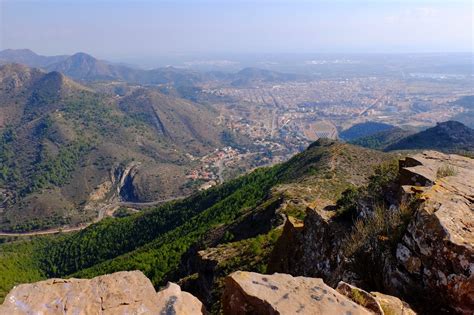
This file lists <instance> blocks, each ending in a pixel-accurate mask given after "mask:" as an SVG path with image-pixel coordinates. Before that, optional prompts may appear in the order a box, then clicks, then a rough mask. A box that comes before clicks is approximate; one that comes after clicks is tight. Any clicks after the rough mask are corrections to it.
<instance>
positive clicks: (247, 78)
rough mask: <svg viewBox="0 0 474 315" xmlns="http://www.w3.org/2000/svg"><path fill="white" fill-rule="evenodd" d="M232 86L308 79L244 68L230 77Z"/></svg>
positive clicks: (297, 75) (300, 76) (290, 74)
mask: <svg viewBox="0 0 474 315" xmlns="http://www.w3.org/2000/svg"><path fill="white" fill-rule="evenodd" d="M230 78H231V81H232V82H231V85H232V86H235V87H244V86H252V85H256V84H259V83H277V82H286V81H297V80H303V79H306V78H307V77H306V76H304V75H299V74H292V73H282V72H277V71H271V70H265V69H259V68H244V69H242V70H240V71H239V72H237V73H235V74H233V75H231V76H230Z"/></svg>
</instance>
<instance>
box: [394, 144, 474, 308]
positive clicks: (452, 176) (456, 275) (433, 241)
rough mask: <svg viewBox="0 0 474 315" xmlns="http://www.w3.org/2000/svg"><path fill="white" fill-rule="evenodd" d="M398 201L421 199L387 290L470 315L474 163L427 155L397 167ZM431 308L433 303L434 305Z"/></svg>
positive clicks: (473, 266)
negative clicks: (415, 293)
mask: <svg viewBox="0 0 474 315" xmlns="http://www.w3.org/2000/svg"><path fill="white" fill-rule="evenodd" d="M400 175H401V176H400V183H401V185H402V186H401V188H402V198H403V199H409V198H416V199H418V200H420V202H419V205H418V206H417V209H416V211H415V215H414V218H413V219H412V220H411V222H410V223H409V225H408V229H407V232H406V233H405V235H404V236H403V238H402V241H401V242H400V243H399V244H398V245H397V248H396V258H397V263H398V265H397V266H394V268H393V269H392V271H393V273H392V275H391V282H390V283H389V284H388V286H389V287H391V288H394V289H396V290H398V291H400V292H403V293H405V294H411V293H412V292H413V288H415V289H417V290H418V292H420V293H421V294H423V295H425V296H429V297H430V300H431V301H435V302H440V304H441V305H445V306H448V307H451V308H453V309H454V310H456V311H458V312H460V313H465V314H472V313H473V312H474V160H473V159H470V158H466V157H461V156H458V155H446V154H442V153H439V152H435V151H426V152H423V153H422V154H417V155H415V156H413V157H411V158H408V159H405V160H403V161H401V162H400ZM432 303H433V302H432Z"/></svg>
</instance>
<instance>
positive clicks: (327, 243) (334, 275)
mask: <svg viewBox="0 0 474 315" xmlns="http://www.w3.org/2000/svg"><path fill="white" fill-rule="evenodd" d="M333 216H334V211H332V210H330V209H326V208H322V209H321V208H318V207H316V208H307V209H306V217H305V219H304V223H303V224H302V223H301V222H298V221H296V220H294V219H292V218H291V217H289V218H288V220H287V222H286V224H285V227H284V229H283V233H282V236H281V237H280V239H279V240H278V242H277V244H276V246H275V250H274V251H273V253H272V257H271V260H270V263H269V266H268V270H269V272H284V273H290V274H292V275H303V276H307V277H319V278H323V279H324V281H325V282H326V283H328V284H329V285H331V286H335V285H336V284H337V283H338V282H339V280H341V277H342V275H341V274H340V272H341V271H342V268H341V262H342V259H343V257H342V252H341V242H342V241H343V237H342V236H344V235H345V233H346V231H347V227H346V226H344V225H343V224H340V223H338V222H335V221H333V220H331V218H332V217H333Z"/></svg>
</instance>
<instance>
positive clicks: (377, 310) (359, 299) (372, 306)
mask: <svg viewBox="0 0 474 315" xmlns="http://www.w3.org/2000/svg"><path fill="white" fill-rule="evenodd" d="M336 291H337V292H339V293H341V294H342V295H344V296H346V297H348V298H349V299H351V300H352V301H354V302H355V303H357V304H359V305H362V306H364V307H365V308H367V309H369V310H370V311H372V312H373V313H374V314H376V315H384V311H383V310H382V306H380V303H379V302H378V301H377V300H376V299H375V297H374V296H373V295H372V294H370V293H369V292H367V291H364V290H362V289H359V288H357V287H355V286H353V285H350V284H349V283H346V282H344V281H341V282H339V284H338V285H337V288H336Z"/></svg>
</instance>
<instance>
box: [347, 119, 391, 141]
mask: <svg viewBox="0 0 474 315" xmlns="http://www.w3.org/2000/svg"><path fill="white" fill-rule="evenodd" d="M394 128H395V126H392V125H389V124H385V123H379V122H375V121H367V122H363V123H359V124H355V125H353V126H351V127H350V128H348V129H346V130H343V131H342V132H341V133H339V136H340V138H341V139H343V140H346V141H351V140H355V139H357V138H361V137H367V136H370V135H373V134H375V133H378V132H381V131H386V130H390V129H394Z"/></svg>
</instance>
